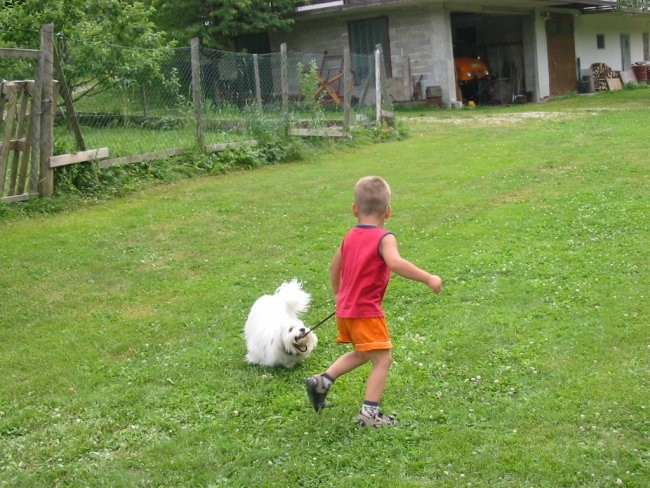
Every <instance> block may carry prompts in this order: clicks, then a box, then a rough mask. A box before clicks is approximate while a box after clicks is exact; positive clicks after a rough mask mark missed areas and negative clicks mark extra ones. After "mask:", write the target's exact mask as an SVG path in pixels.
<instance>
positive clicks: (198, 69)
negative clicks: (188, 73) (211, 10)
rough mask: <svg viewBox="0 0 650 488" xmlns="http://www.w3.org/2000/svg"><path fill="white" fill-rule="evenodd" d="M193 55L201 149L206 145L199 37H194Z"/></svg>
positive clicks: (198, 144)
mask: <svg viewBox="0 0 650 488" xmlns="http://www.w3.org/2000/svg"><path fill="white" fill-rule="evenodd" d="M190 53H191V56H192V100H193V101H194V120H195V123H196V144H197V146H199V148H200V149H201V151H203V148H204V146H205V144H204V140H203V110H202V108H201V59H200V56H199V39H198V37H194V38H192V41H191V44H190Z"/></svg>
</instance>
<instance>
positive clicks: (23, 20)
mask: <svg viewBox="0 0 650 488" xmlns="http://www.w3.org/2000/svg"><path fill="white" fill-rule="evenodd" d="M151 14H152V10H151V8H149V7H146V6H145V5H144V4H143V3H142V2H139V1H135V2H133V1H128V0H67V1H65V2H63V1H61V0H24V1H17V0H9V1H8V2H5V7H4V8H3V9H0V24H1V25H2V26H3V29H2V30H0V42H2V43H5V44H12V45H15V46H17V47H23V48H25V47H29V48H37V47H38V45H39V41H40V30H41V26H42V25H43V24H47V23H52V24H54V31H55V36H56V45H57V46H56V47H57V51H58V54H59V56H60V59H61V64H62V67H63V71H64V74H65V76H66V81H67V82H68V84H69V86H70V88H71V89H72V91H74V92H75V93H76V94H77V96H79V94H89V93H93V92H95V91H97V90H98V89H106V88H107V87H110V86H112V85H113V84H114V83H115V81H114V80H120V82H119V83H120V84H121V86H122V87H123V88H125V89H126V88H127V87H129V86H130V85H134V84H135V85H140V84H143V83H154V82H162V81H163V80H164V76H163V74H162V64H163V63H164V61H165V60H167V59H168V58H169V57H170V56H171V54H172V50H171V49H170V48H171V47H172V46H173V44H172V43H169V42H167V41H166V40H165V34H164V33H163V32H160V31H159V30H158V28H157V27H156V26H155V24H154V23H153V22H152V20H151ZM120 46H137V47H138V49H132V50H130V49H124V48H122V47H120Z"/></svg>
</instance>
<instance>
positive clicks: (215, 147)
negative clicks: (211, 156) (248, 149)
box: [205, 140, 257, 152]
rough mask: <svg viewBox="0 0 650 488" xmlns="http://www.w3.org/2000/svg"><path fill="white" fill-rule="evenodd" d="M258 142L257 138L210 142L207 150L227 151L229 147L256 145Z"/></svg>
mask: <svg viewBox="0 0 650 488" xmlns="http://www.w3.org/2000/svg"><path fill="white" fill-rule="evenodd" d="M256 144H257V141H256V140H248V141H235V142H218V143H216V144H208V145H207V146H205V150H206V152H219V151H225V150H227V149H237V148H239V147H245V146H255V145H256Z"/></svg>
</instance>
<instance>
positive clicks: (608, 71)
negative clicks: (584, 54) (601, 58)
mask: <svg viewBox="0 0 650 488" xmlns="http://www.w3.org/2000/svg"><path fill="white" fill-rule="evenodd" d="M591 78H592V80H593V82H594V91H603V90H609V85H608V84H607V80H608V79H612V78H618V72H617V71H614V70H613V69H612V68H610V67H609V66H607V65H606V64H605V63H594V64H592V65H591Z"/></svg>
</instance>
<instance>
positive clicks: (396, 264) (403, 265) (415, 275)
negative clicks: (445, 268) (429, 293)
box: [381, 234, 442, 293]
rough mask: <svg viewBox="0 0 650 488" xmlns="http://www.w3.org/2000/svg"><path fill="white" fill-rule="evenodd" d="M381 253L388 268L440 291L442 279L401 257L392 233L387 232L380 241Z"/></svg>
mask: <svg viewBox="0 0 650 488" xmlns="http://www.w3.org/2000/svg"><path fill="white" fill-rule="evenodd" d="M381 254H382V256H383V258H384V261H385V262H386V265H387V266H388V268H389V269H390V270H391V271H392V272H393V273H396V274H398V275H400V276H402V277H403V278H407V279H409V280H415V281H420V282H422V283H425V284H426V285H427V286H428V287H429V288H431V289H432V290H433V292H434V293H440V291H441V290H442V279H441V278H440V276H438V275H434V274H431V273H428V272H426V271H424V270H423V269H420V268H418V267H417V266H415V265H414V264H413V263H411V262H410V261H408V260H406V259H404V258H402V257H401V256H400V255H399V251H398V249H397V239H395V236H394V235H392V234H388V235H387V236H386V237H384V239H383V240H382V243H381Z"/></svg>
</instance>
